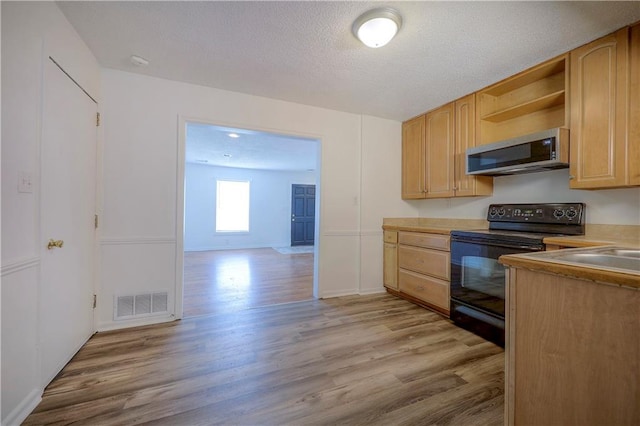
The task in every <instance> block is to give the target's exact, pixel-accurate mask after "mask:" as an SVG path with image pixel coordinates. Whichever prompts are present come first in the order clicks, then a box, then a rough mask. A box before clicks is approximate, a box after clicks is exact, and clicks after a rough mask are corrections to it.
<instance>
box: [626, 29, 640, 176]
mask: <svg viewBox="0 0 640 426" xmlns="http://www.w3.org/2000/svg"><path fill="white" fill-rule="evenodd" d="M629 68H630V69H629V76H630V79H629V136H628V139H627V141H628V144H629V154H628V155H629V159H628V162H629V185H640V23H638V24H636V25H634V26H633V27H631V46H630V49H629Z"/></svg>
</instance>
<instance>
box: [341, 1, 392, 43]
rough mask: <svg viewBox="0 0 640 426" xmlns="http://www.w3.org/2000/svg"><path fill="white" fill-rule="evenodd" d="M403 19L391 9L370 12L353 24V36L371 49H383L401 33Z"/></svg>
mask: <svg viewBox="0 0 640 426" xmlns="http://www.w3.org/2000/svg"><path fill="white" fill-rule="evenodd" d="M401 26H402V17H401V16H400V14H399V13H398V12H397V11H396V10H394V9H391V8H390V7H383V8H380V9H373V10H370V11H368V12H366V13H364V14H363V15H360V17H359V18H358V19H356V20H355V22H354V23H353V28H352V30H353V34H354V35H355V36H356V37H357V38H358V40H360V41H361V42H363V43H364V44H365V45H366V46H369V47H373V48H376V47H382V46H384V45H385V44H387V43H389V42H390V41H391V39H393V37H395V35H396V34H397V33H398V31H400V27H401Z"/></svg>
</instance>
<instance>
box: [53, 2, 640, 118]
mask: <svg viewBox="0 0 640 426" xmlns="http://www.w3.org/2000/svg"><path fill="white" fill-rule="evenodd" d="M58 4H59V5H60V8H61V10H62V11H63V13H64V14H65V15H66V17H67V18H68V19H69V21H70V22H71V24H72V25H73V26H74V27H75V28H76V30H77V31H78V33H79V34H80V36H81V37H82V38H83V39H84V40H85V42H86V43H87V44H88V46H89V47H90V48H91V50H92V51H93V53H94V54H95V56H96V57H97V59H98V61H99V62H100V64H101V65H103V66H105V67H108V68H115V69H119V70H124V71H130V72H136V73H141V74H147V75H152V76H156V77H161V78H166V79H171V80H179V81H185V82H190V83H195V84H200V85H205V86H210V87H216V88H220V89H226V90H231V91H236V92H243V93H249V94H253V95H258V96H265V97H269V98H275V99H282V100H287V101H292V102H297V103H302V104H307V105H315V106H320V107H326V108H330V109H335V110H340V111H347V112H353V113H358V114H367V115H373V116H377V117H383V118H390V119H395V120H400V121H403V120H406V119H408V118H410V117H412V116H415V115H418V114H420V113H422V112H424V111H426V110H429V109H431V108H434V107H437V106H439V105H442V104H444V103H446V102H448V101H450V100H453V99H455V98H457V97H460V96H462V95H465V94H468V93H471V92H474V91H476V90H478V89H480V88H482V87H485V86H487V85H489V84H491V83H494V82H496V81H498V80H501V79H502V78H505V77H507V76H509V75H512V74H515V73H516V72H519V71H521V70H523V69H525V68H527V67H529V66H532V65H535V64H536V63H539V62H541V61H543V60H545V59H548V58H551V57H553V56H556V55H558V54H560V53H563V52H565V51H567V50H570V49H572V48H574V47H576V46H579V45H581V44H583V43H585V42H587V41H590V40H592V39H594V38H596V37H598V36H601V35H604V34H607V33H608V32H611V31H613V30H615V29H617V28H619V27H622V26H624V25H626V24H629V23H632V22H635V21H638V20H640V2H637V1H636V2H554V1H551V2H428V1H427V2H393V1H390V2H386V3H383V2H334V1H332V2H319V1H304V2H251V1H249V2H244V1H237V2H149V1H142V2H137V1H127V2H94V1H90V2H84V1H73V2H58ZM387 5H390V6H393V7H394V8H395V9H397V10H398V11H399V12H400V13H401V15H402V18H403V26H402V29H401V30H400V32H399V33H398V35H397V37H396V38H395V39H394V40H392V41H391V43H390V44H389V45H387V46H385V47H383V48H379V49H371V48H367V47H365V46H364V45H362V44H361V43H360V42H359V41H358V40H356V39H355V38H354V37H353V35H352V34H351V25H352V23H353V21H354V20H355V19H356V18H357V17H358V16H359V15H360V14H362V13H363V12H365V11H367V10H370V9H372V8H375V7H380V6H387ZM134 54H135V55H139V56H142V57H143V58H146V59H148V60H149V62H150V64H149V66H148V67H145V68H142V67H136V66H134V65H132V64H131V62H130V61H129V58H130V56H131V55H134Z"/></svg>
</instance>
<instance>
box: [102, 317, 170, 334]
mask: <svg viewBox="0 0 640 426" xmlns="http://www.w3.org/2000/svg"><path fill="white" fill-rule="evenodd" d="M172 321H176V317H175V315H173V314H169V315H162V316H155V317H146V318H139V319H135V320H121V321H108V322H101V323H99V324H97V327H96V329H97V330H96V331H97V332H98V333H100V332H105V331H113V330H122V329H125V328H133V327H142V326H144V325H154V324H162V323H165V322H172Z"/></svg>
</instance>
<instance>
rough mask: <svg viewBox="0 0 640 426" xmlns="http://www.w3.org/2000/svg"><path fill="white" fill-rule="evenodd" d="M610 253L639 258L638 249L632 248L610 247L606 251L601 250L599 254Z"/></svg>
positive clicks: (639, 251) (639, 252)
mask: <svg viewBox="0 0 640 426" xmlns="http://www.w3.org/2000/svg"><path fill="white" fill-rule="evenodd" d="M605 253H606V254H611V255H614V256H623V257H633V258H636V259H640V250H632V249H611V250H610V251H607V252H601V254H605Z"/></svg>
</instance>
